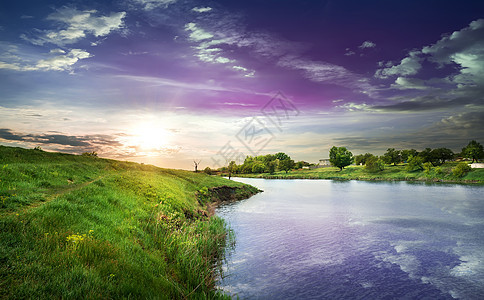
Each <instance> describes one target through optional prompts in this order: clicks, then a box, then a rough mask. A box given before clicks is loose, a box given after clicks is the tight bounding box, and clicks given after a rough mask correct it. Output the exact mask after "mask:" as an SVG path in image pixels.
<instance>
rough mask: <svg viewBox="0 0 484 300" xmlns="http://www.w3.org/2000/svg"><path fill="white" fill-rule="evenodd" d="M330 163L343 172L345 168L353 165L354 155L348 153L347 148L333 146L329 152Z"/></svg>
mask: <svg viewBox="0 0 484 300" xmlns="http://www.w3.org/2000/svg"><path fill="white" fill-rule="evenodd" d="M329 162H330V163H331V164H332V165H333V166H335V167H338V168H339V169H340V171H341V170H343V169H344V167H346V166H349V165H351V163H352V162H353V153H351V152H350V151H348V150H347V149H346V148H345V147H336V146H333V148H331V150H329Z"/></svg>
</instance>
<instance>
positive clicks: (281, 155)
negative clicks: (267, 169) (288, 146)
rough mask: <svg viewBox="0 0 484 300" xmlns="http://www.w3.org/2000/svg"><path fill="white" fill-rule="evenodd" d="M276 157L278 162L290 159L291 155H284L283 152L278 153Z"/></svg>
mask: <svg viewBox="0 0 484 300" xmlns="http://www.w3.org/2000/svg"><path fill="white" fill-rule="evenodd" d="M274 156H275V158H276V159H278V160H285V159H288V158H289V159H290V157H289V155H287V154H286V153H283V152H279V153H276V154H275V155H274Z"/></svg>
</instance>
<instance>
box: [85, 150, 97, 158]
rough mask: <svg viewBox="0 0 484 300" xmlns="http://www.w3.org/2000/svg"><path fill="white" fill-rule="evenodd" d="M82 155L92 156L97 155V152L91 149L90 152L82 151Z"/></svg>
mask: <svg viewBox="0 0 484 300" xmlns="http://www.w3.org/2000/svg"><path fill="white" fill-rule="evenodd" d="M82 156H92V157H97V152H96V151H92V152H84V153H82Z"/></svg>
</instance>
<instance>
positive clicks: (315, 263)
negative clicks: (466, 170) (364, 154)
mask: <svg viewBox="0 0 484 300" xmlns="http://www.w3.org/2000/svg"><path fill="white" fill-rule="evenodd" d="M237 180H240V181H243V182H246V183H249V184H252V185H255V186H257V187H259V188H261V189H262V190H264V191H265V192H264V193H261V194H258V195H256V196H254V197H252V198H250V199H247V200H244V201H241V202H238V203H234V204H230V205H227V206H223V207H220V208H219V209H218V211H217V214H218V215H220V216H221V217H223V218H224V219H226V220H227V221H228V222H229V223H230V225H231V227H232V228H233V230H234V231H235V234H236V238H237V242H236V247H235V249H234V251H233V252H232V254H231V255H230V257H229V260H228V263H227V264H226V265H225V268H226V273H225V274H226V276H227V277H226V278H224V280H223V281H222V282H221V283H220V287H221V288H223V289H224V290H225V291H227V293H229V294H232V295H238V296H239V297H240V298H242V299H301V298H304V299H342V298H351V299H383V298H402V297H403V298H431V299H452V298H462V299H477V298H479V296H481V295H484V265H483V261H484V260H483V259H484V254H483V251H482V249H483V246H484V218H483V217H484V205H483V204H482V201H481V198H482V192H483V191H484V188H483V187H476V186H462V185H424V184H407V183H405V182H396V183H383V182H378V183H369V182H358V181H345V182H333V181H326V180H263V179H237Z"/></svg>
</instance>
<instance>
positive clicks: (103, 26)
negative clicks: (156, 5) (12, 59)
mask: <svg viewBox="0 0 484 300" xmlns="http://www.w3.org/2000/svg"><path fill="white" fill-rule="evenodd" d="M96 13H97V11H95V10H84V11H79V10H77V9H75V8H70V7H63V8H61V9H58V10H57V11H56V12H54V13H52V14H50V15H49V16H48V17H47V20H50V21H55V22H57V23H60V24H62V26H61V27H60V28H58V29H57V30H37V32H38V33H39V34H38V36H37V37H33V38H32V37H29V36H27V35H25V34H22V35H21V36H20V37H21V38H22V39H24V40H26V41H29V42H30V43H32V44H34V45H44V44H46V43H51V44H55V45H59V46H63V45H68V44H73V43H76V42H77V41H79V40H80V39H82V38H85V37H86V35H88V34H92V35H94V36H96V37H101V36H106V35H108V34H109V33H110V32H112V31H114V30H118V29H121V28H123V27H124V22H123V19H124V17H125V16H126V12H117V13H111V14H110V15H108V16H95V14H96Z"/></svg>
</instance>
